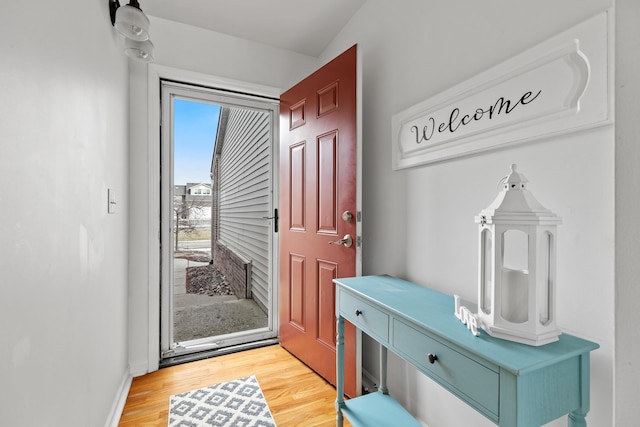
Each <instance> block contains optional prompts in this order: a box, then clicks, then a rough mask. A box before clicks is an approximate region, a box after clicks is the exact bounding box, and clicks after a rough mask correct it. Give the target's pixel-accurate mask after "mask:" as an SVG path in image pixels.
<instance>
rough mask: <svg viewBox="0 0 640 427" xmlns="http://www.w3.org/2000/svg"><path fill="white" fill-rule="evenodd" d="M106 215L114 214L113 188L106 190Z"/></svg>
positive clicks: (114, 192)
mask: <svg viewBox="0 0 640 427" xmlns="http://www.w3.org/2000/svg"><path fill="white" fill-rule="evenodd" d="M107 213H110V214H114V213H116V191H115V190H114V189H113V188H109V189H107Z"/></svg>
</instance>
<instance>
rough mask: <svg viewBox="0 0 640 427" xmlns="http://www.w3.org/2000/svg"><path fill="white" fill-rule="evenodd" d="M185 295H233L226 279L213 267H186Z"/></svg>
mask: <svg viewBox="0 0 640 427" xmlns="http://www.w3.org/2000/svg"><path fill="white" fill-rule="evenodd" d="M187 293H188V294H198V295H209V296H214V295H233V291H232V290H231V288H230V287H229V283H228V282H227V279H226V278H225V277H224V275H223V274H222V273H220V272H219V271H218V270H216V269H215V268H214V267H213V265H203V266H201V267H187Z"/></svg>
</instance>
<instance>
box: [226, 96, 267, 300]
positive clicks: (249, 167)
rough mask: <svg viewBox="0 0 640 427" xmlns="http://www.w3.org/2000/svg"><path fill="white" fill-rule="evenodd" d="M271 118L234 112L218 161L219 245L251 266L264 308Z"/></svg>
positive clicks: (256, 293)
mask: <svg viewBox="0 0 640 427" xmlns="http://www.w3.org/2000/svg"><path fill="white" fill-rule="evenodd" d="M270 134H271V129H270V117H269V114H268V113H265V112H260V111H253V110H247V109H236V108H230V111H229V119H228V122H227V128H226V133H225V138H224V145H223V147H222V153H221V156H220V157H219V161H220V163H219V168H220V169H219V187H218V191H219V193H218V197H219V217H218V224H219V233H218V240H219V241H220V242H221V243H222V244H224V245H225V246H227V247H228V248H229V249H231V250H232V251H233V252H235V253H236V254H237V255H239V256H240V257H242V258H244V259H245V260H247V261H251V263H252V265H251V276H250V277H251V292H252V296H253V298H254V299H255V300H256V302H258V304H260V305H261V306H262V307H263V308H266V307H268V301H269V294H268V292H269V233H270V232H271V227H270V222H269V221H266V220H265V219H263V217H267V216H271V215H270V212H269V211H270V208H269V200H270V192H271V188H270V185H271V184H270V176H271V170H270V141H269V137H270Z"/></svg>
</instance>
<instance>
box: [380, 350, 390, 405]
mask: <svg viewBox="0 0 640 427" xmlns="http://www.w3.org/2000/svg"><path fill="white" fill-rule="evenodd" d="M379 390H380V392H381V393H382V394H389V389H388V388H387V347H385V346H383V345H382V344H380V387H379Z"/></svg>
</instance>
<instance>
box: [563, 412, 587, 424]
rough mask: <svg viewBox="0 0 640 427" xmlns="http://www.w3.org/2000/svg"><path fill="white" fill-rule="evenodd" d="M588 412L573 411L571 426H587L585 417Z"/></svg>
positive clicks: (570, 414)
mask: <svg viewBox="0 0 640 427" xmlns="http://www.w3.org/2000/svg"><path fill="white" fill-rule="evenodd" d="M586 416H587V414H583V413H581V412H580V411H573V412H570V413H569V424H568V426H569V427H587V420H586V419H585V417H586Z"/></svg>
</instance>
